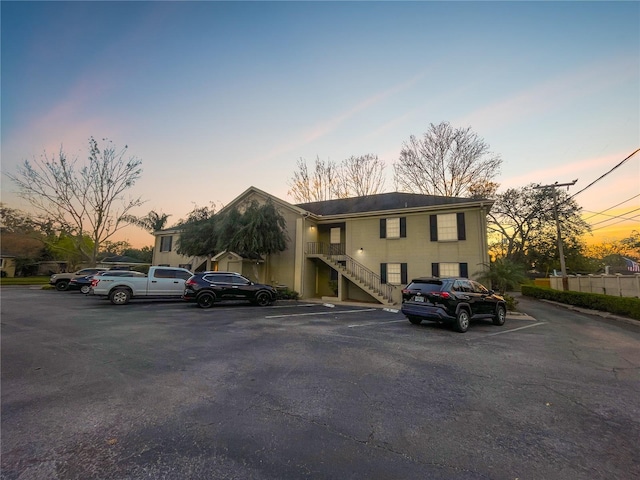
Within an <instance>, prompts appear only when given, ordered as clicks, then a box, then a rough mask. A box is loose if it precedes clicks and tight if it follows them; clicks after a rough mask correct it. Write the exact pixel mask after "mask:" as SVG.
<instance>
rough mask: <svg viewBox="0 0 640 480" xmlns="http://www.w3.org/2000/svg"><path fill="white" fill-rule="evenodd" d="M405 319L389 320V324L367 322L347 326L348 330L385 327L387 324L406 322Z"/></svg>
mask: <svg viewBox="0 0 640 480" xmlns="http://www.w3.org/2000/svg"><path fill="white" fill-rule="evenodd" d="M406 321H407V319H406V318H403V319H402V320H391V321H389V322H369V323H359V324H357V325H347V327H348V328H355V327H370V326H371V325H386V324H388V323H399V322H406Z"/></svg>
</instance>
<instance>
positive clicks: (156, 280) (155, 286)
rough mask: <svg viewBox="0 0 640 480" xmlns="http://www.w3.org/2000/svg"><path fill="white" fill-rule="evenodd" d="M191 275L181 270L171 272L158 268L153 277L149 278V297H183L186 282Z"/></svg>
mask: <svg viewBox="0 0 640 480" xmlns="http://www.w3.org/2000/svg"><path fill="white" fill-rule="evenodd" d="M185 276H186V277H187V278H188V277H189V276H190V275H188V274H187V272H182V271H180V270H171V269H168V268H156V269H155V270H154V271H153V276H151V277H150V278H149V291H148V292H147V294H148V295H161V296H162V295H173V296H175V295H178V296H180V295H182V292H183V291H184V282H185V280H186V278H182V277H185Z"/></svg>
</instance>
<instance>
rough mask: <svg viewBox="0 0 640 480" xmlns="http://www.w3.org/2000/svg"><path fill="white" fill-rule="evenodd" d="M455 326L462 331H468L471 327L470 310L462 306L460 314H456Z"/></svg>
mask: <svg viewBox="0 0 640 480" xmlns="http://www.w3.org/2000/svg"><path fill="white" fill-rule="evenodd" d="M453 327H454V328H455V329H456V331H458V332H460V333H464V332H466V331H467V329H468V328H469V312H467V311H466V310H465V309H464V308H461V309H460V311H459V312H458V315H456V321H455V322H454V324H453Z"/></svg>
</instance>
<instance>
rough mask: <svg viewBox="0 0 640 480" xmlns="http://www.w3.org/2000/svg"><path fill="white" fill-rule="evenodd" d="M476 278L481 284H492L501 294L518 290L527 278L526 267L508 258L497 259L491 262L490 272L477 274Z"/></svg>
mask: <svg viewBox="0 0 640 480" xmlns="http://www.w3.org/2000/svg"><path fill="white" fill-rule="evenodd" d="M475 276H476V277H477V278H478V280H480V281H481V282H486V283H490V284H491V287H492V288H495V289H497V290H498V292H499V293H501V294H504V293H505V292H506V291H507V290H514V289H516V288H518V287H519V286H520V284H521V283H523V282H524V281H525V280H526V278H527V276H526V275H525V270H524V267H523V266H522V265H521V264H519V263H515V262H513V261H512V260H509V259H508V258H497V259H496V260H495V261H493V262H491V264H490V265H489V270H485V271H484V272H476V274H475Z"/></svg>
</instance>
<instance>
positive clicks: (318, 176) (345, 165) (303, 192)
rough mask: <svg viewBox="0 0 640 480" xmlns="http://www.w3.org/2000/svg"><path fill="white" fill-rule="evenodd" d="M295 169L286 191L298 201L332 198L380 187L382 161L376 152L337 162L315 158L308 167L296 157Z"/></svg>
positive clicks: (381, 184)
mask: <svg viewBox="0 0 640 480" xmlns="http://www.w3.org/2000/svg"><path fill="white" fill-rule="evenodd" d="M297 165H298V171H296V172H294V174H293V178H292V179H291V180H290V182H289V186H290V187H291V190H289V192H288V194H289V195H290V196H292V197H293V198H294V199H295V200H296V201H298V202H302V203H309V202H320V201H324V200H331V199H334V198H348V197H360V196H364V195H373V194H376V193H380V192H382V191H383V189H384V184H385V179H384V167H385V165H384V162H382V160H380V159H379V158H378V156H377V155H373V154H367V155H360V156H351V157H349V158H347V159H345V160H343V161H342V162H341V163H340V164H337V163H335V162H332V161H330V160H328V161H326V162H325V161H324V160H320V158H316V161H315V168H314V170H313V171H312V172H310V171H309V168H308V167H307V163H306V161H305V160H303V159H300V160H298V163H297Z"/></svg>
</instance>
